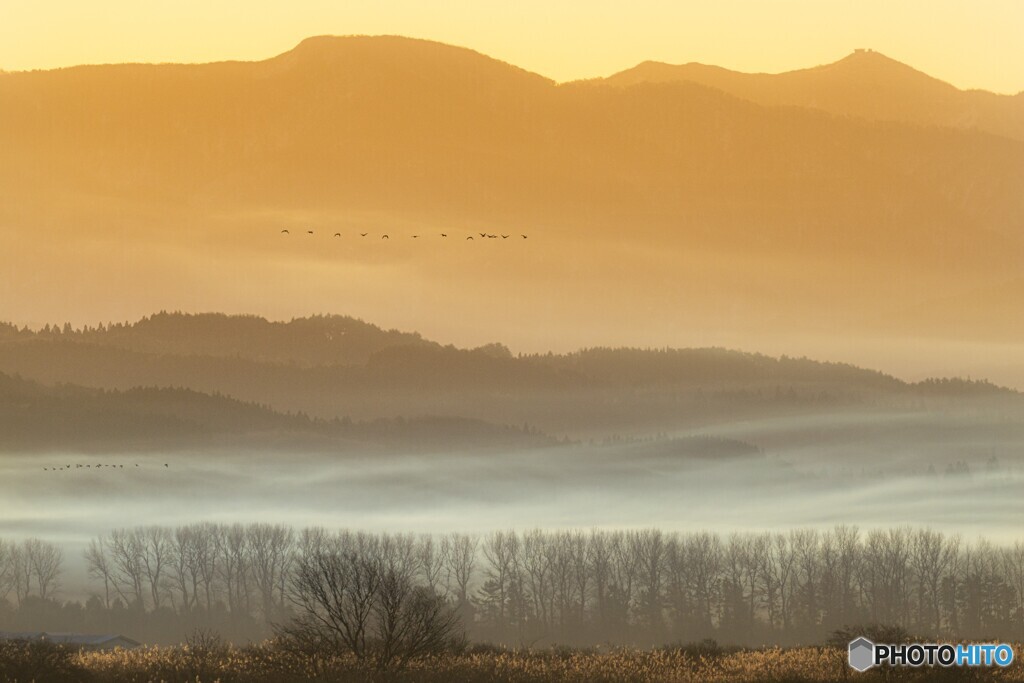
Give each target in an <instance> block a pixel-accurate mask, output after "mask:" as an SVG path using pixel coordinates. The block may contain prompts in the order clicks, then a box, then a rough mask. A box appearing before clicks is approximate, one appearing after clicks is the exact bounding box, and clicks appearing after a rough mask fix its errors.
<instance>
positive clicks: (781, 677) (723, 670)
mask: <svg viewBox="0 0 1024 683" xmlns="http://www.w3.org/2000/svg"><path fill="white" fill-rule="evenodd" d="M1020 654H1021V653H1020V650H1018V652H1017V655H1018V657H1017V659H1016V660H1015V661H1016V662H1019V656H1020ZM74 662H75V664H77V665H78V666H79V667H81V669H82V670H83V671H84V672H87V676H88V677H87V678H83V680H88V681H93V682H94V683H114V682H122V681H125V682H128V681H130V682H132V683H143V682H150V681H152V682H157V681H161V682H167V683H179V682H181V683H184V682H185V681H189V682H190V683H196V682H197V681H198V682H199V683H215V682H217V681H219V682H220V683H249V682H252V683H264V682H266V683H269V682H270V681H274V682H276V683H291V682H295V681H324V682H329V681H330V682H335V681H337V682H346V683H347V682H349V681H352V682H355V681H379V682H392V681H394V682H400V681H401V682H405V681H408V682H413V681H424V682H428V683H434V682H437V683H440V682H442V681H446V682H447V681H452V682H458V681H465V682H466V683H477V682H480V683H483V682H484V681H497V682H508V683H555V682H558V683H561V682H571V683H601V682H608V683H611V682H622V683H627V682H630V683H631V682H636V683H640V682H647V681H653V682H658V681H664V682H669V681H671V682H673V683H675V682H679V683H683V682H692V683H717V682H722V683H726V682H728V683H754V682H757V681H775V682H784V681H787V682H788V681H793V682H796V681H801V682H807V683H809V682H812V681H813V682H817V681H822V682H824V681H836V680H844V679H845V678H849V679H850V680H853V681H858V680H859V681H871V680H929V681H932V680H949V681H954V680H956V681H961V680H989V679H991V680H1001V681H1024V666H1021V665H1020V664H1019V663H1015V664H1014V665H1013V666H1012V667H1010V668H1009V669H1005V670H1000V671H993V670H979V671H966V670H962V669H956V670H949V671H945V670H940V669H927V668H925V669H921V670H918V671H915V670H911V669H901V670H898V671H891V672H889V673H888V675H887V676H886V675H883V673H882V672H873V673H869V674H862V675H858V674H855V673H854V672H852V671H851V670H849V669H848V668H847V667H846V662H845V652H844V651H842V650H837V649H835V648H827V647H820V648H796V649H779V648H771V649H764V650H744V651H738V652H730V653H721V654H695V653H693V652H689V651H686V650H653V651H650V650H632V649H618V650H613V651H607V652H602V651H578V650H551V651H537V652H526V651H504V650H479V651H471V652H467V653H464V654H451V655H443V656H438V657H433V658H428V659H423V660H420V661H417V662H415V663H413V664H412V665H410V666H409V667H407V668H405V669H404V670H402V671H397V672H394V671H393V672H377V671H372V670H367V669H365V668H362V667H360V666H359V665H358V663H357V662H355V661H354V660H352V659H349V658H346V657H337V658H325V657H313V658H309V657H302V656H298V655H294V654H290V653H287V652H283V651H281V650H278V649H275V648H272V647H269V646H260V647H252V648H245V649H229V650H226V651H220V652H202V651H195V650H190V649H189V648H187V647H182V648H143V649H137V650H131V651H116V652H83V653H80V654H76V655H74ZM972 677H973V678H972Z"/></svg>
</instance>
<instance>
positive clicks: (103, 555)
mask: <svg viewBox="0 0 1024 683" xmlns="http://www.w3.org/2000/svg"><path fill="white" fill-rule="evenodd" d="M84 555H85V566H86V568H87V570H88V572H89V578H91V579H96V580H98V581H102V582H103V607H104V609H110V593H111V591H112V590H113V589H114V567H113V563H112V562H111V560H110V556H109V554H108V553H107V547H106V542H105V541H104V539H103V537H102V536H101V537H99V538H94V539H92V540H91V541H89V547H88V548H86V549H85V553H84Z"/></svg>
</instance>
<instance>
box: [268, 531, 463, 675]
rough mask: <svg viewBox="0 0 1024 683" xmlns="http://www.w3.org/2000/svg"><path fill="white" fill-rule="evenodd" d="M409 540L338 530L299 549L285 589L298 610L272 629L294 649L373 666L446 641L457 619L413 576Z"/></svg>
mask: <svg viewBox="0 0 1024 683" xmlns="http://www.w3.org/2000/svg"><path fill="white" fill-rule="evenodd" d="M412 543H413V541H412V539H410V538H408V537H383V538H381V537H370V536H367V535H363V534H355V535H351V534H342V535H340V536H338V537H336V538H332V539H330V540H329V541H327V542H325V543H324V544H323V545H322V546H321V547H319V548H316V549H312V550H310V551H309V552H307V553H305V554H303V555H302V556H301V557H300V558H299V560H298V563H297V566H296V568H295V572H294V574H293V577H292V585H291V591H290V597H291V601H292V603H293V605H294V607H295V609H296V612H297V613H298V614H297V616H296V617H295V618H294V619H293V620H292V621H291V622H290V623H289V624H288V625H286V626H285V627H283V628H281V629H280V630H279V635H281V636H282V637H283V638H285V639H286V641H289V642H290V643H291V644H292V645H293V646H294V647H296V648H298V649H301V650H304V651H307V652H320V653H324V652H333V653H346V652H347V653H351V654H352V655H354V656H355V657H356V659H358V660H359V661H361V662H364V663H366V664H368V665H371V666H374V667H376V668H377V669H381V670H385V669H395V668H400V667H402V666H404V665H405V664H407V663H408V662H409V661H411V660H413V659H416V658H419V657H423V656H426V655H430V654H434V653H438V652H442V651H444V650H446V649H448V648H450V647H452V646H453V645H454V644H455V643H456V642H457V640H458V637H459V635H460V632H461V625H460V620H459V618H458V615H457V614H456V612H455V610H454V609H452V607H451V606H450V605H449V604H448V601H447V600H446V599H445V598H444V597H443V596H441V595H439V594H438V593H437V592H436V591H435V590H434V589H432V588H430V587H429V586H427V585H425V584H422V583H419V582H417V574H418V570H419V567H418V560H417V554H416V553H415V552H412V551H411V548H412V545H411V544H412Z"/></svg>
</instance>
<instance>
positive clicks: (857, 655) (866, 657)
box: [849, 636, 875, 671]
mask: <svg viewBox="0 0 1024 683" xmlns="http://www.w3.org/2000/svg"><path fill="white" fill-rule="evenodd" d="M849 656H850V666H851V667H853V668H854V669H856V670H857V671H867V670H868V669H870V668H871V667H872V666H874V665H875V644H874V643H872V642H871V641H870V640H868V639H867V638H865V637H864V636H861V637H860V638H857V639H856V640H851V641H850V655H849Z"/></svg>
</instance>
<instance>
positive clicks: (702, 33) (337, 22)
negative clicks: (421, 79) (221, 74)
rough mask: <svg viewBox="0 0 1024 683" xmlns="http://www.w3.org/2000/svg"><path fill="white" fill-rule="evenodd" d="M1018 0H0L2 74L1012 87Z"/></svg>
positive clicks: (1022, 6)
mask: <svg viewBox="0 0 1024 683" xmlns="http://www.w3.org/2000/svg"><path fill="white" fill-rule="evenodd" d="M1022 31H1024V1H1022V0H971V1H967V0H959V1H953V0H895V1H894V0H777V1H773V2H768V1H767V0H715V1H714V2H712V1H710V0H704V1H703V2H684V1H682V0H629V1H626V0H587V1H586V2H567V1H562V2H557V1H553V0H432V1H429V2H428V1H425V0H290V1H287V2H282V1H279V0H274V1H271V0H245V1H241V0H175V2H156V1H155V0H100V1H95V0H94V1H91V2H82V1H81V0H2V1H0V69H6V70H24V69H40V68H54V67H60V66H68V65H73V64H83V63H109V62H125V61H143V62H204V61H216V60H222V59H243V60H254V59H263V58H267V57H270V56H272V55H275V54H279V53H281V52H284V51H286V50H288V49H290V48H291V47H293V46H294V45H295V44H296V43H298V42H299V41H300V40H301V39H302V38H305V37H308V36H311V35H321V34H335V35H349V34H399V35H406V36H411V37H417V38H429V39H434V40H439V41H442V42H446V43H452V44H456V45H462V46H465V47H470V48H473V49H476V50H479V51H480V52H483V53H486V54H488V55H491V56H494V57H497V58H499V59H503V60H505V61H508V62H512V63H514V64H516V65H518V66H522V67H524V68H526V69H529V70H531V71H535V72H538V73H541V74H543V75H545V76H548V77H551V78H554V79H556V80H559V81H566V80H573V79H578V78H589V77H594V76H604V75H608V74H611V73H613V72H615V71H619V70H622V69H625V68H627V67H630V66H633V65H635V64H636V63H638V62H640V61H643V60H646V59H653V60H658V61H665V62H670V63H685V62H690V61H699V62H704V63H709V64H717V65H720V66H724V67H727V68H731V69H736V70H740V71H767V72H777V71H786V70H790V69H797V68H803V67H808V66H814V65H816V64H822V63H827V62H831V61H835V60H836V59H839V58H841V57H843V56H844V55H846V54H847V53H849V52H851V51H852V50H853V49H854V48H857V47H869V48H873V49H875V50H878V51H880V52H883V53H885V54H887V55H888V56H890V57H893V58H894V59H898V60H899V61H902V62H905V63H907V64H910V65H912V66H914V67H916V68H918V69H920V70H922V71H925V72H927V73H929V74H931V75H933V76H936V77H938V78H941V79H943V80H946V81H948V82H950V83H953V84H954V85H956V86H958V87H961V88H984V89H987V90H993V91H996V92H1002V93H1010V94H1012V93H1016V92H1019V91H1020V90H1022V89H1024V40H1021V39H1020V36H1021V33H1022Z"/></svg>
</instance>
